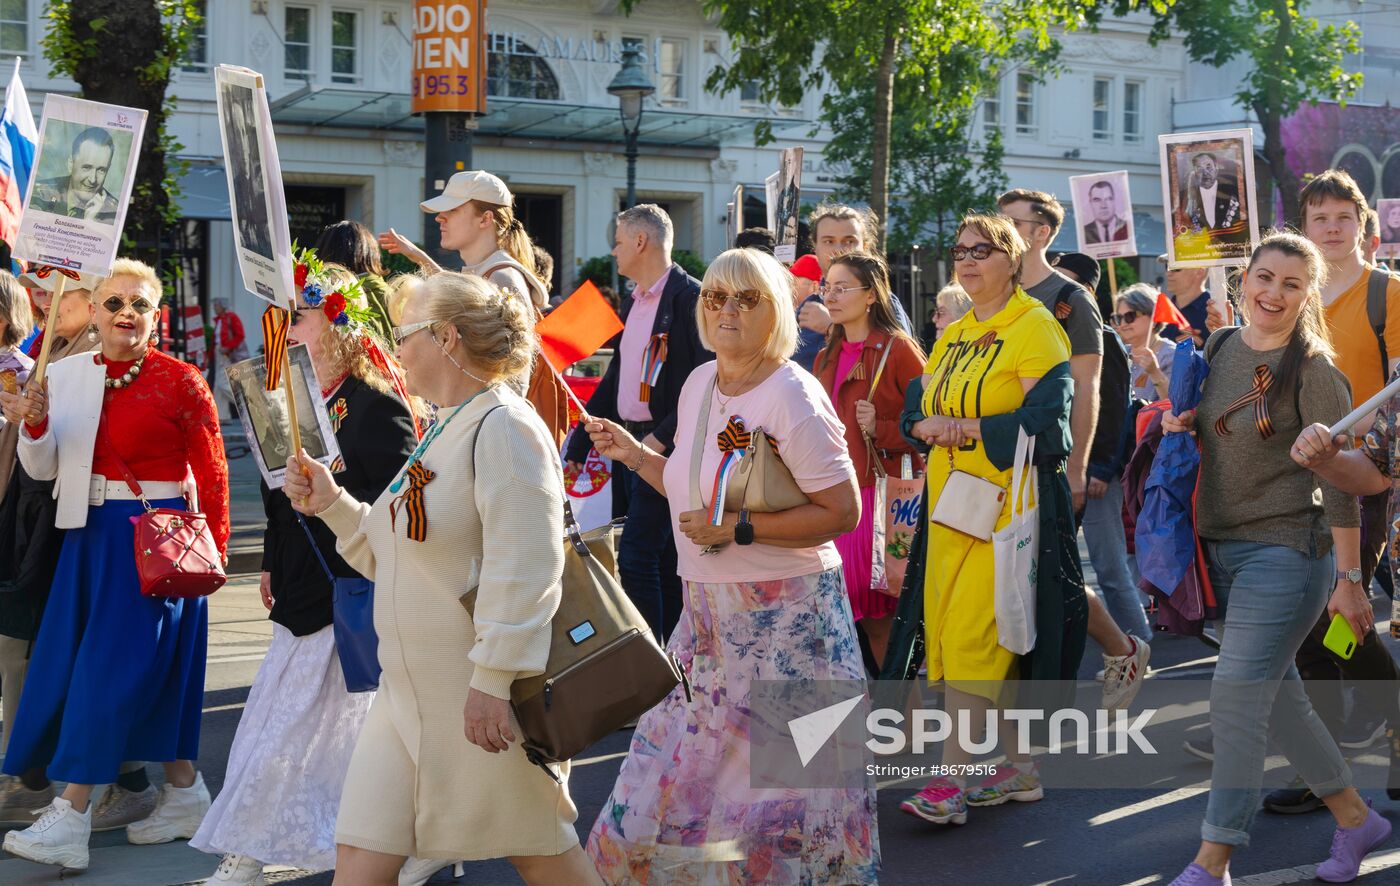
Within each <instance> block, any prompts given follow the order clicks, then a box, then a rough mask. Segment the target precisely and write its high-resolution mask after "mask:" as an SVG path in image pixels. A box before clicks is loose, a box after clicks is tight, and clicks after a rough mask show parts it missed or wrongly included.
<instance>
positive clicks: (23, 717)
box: [4, 499, 209, 784]
mask: <svg viewBox="0 0 1400 886" xmlns="http://www.w3.org/2000/svg"><path fill="white" fill-rule="evenodd" d="M151 504H152V505H153V506H155V507H158V508H176V509H180V510H183V509H184V507H185V503H184V500H183V499H167V500H163V501H153V502H151ZM141 511H142V508H141V503H140V502H136V501H109V502H107V503H106V504H103V505H100V506H97V507H90V508H88V517H87V525H86V526H84V527H83V528H82V529H70V530H68V532H67V534H66V535H65V536H64V539H63V552H62V553H61V554H60V556H59V560H58V570H57V571H56V572H55V573H54V579H53V590H52V591H51V592H50V594H49V602H48V606H47V607H46V608H45V609H44V616H43V620H42V622H41V623H40V626H39V635H38V637H37V638H36V640H35V642H34V653H33V656H32V658H31V660H30V663H29V678H28V679H27V680H25V683H24V691H23V693H22V694H21V696H20V702H19V712H18V714H17V715H16V717H15V723H14V731H13V733H12V734H11V736H10V747H9V751H8V753H7V754H6V755H5V765H4V770H5V772H7V773H9V774H10V775H19V774H21V773H23V772H25V771H27V770H30V769H33V768H36V767H45V768H46V769H47V772H48V775H49V777H50V778H53V779H58V780H60V781H67V782H73V783H75V784H107V783H109V782H113V781H116V779H117V770H118V767H120V765H121V763H122V761H123V760H148V761H154V762H169V761H172V760H193V759H195V757H197V756H198V755H199V720H200V714H201V712H202V709H203V705H204V665H205V655H206V650H207V646H208V641H209V609H208V607H207V605H206V603H205V600H204V599H203V598H202V597H201V598H195V599H185V600H176V599H166V598H160V597H143V596H141V586H140V582H139V580H138V579H137V577H136V558H135V552H134V550H133V547H134V539H135V530H134V528H133V526H132V522H131V519H132V518H133V517H136V516H137V515H139V514H140V513H141ZM6 726H7V727H8V726H9V724H6Z"/></svg>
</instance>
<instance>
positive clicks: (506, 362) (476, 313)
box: [419, 271, 535, 380]
mask: <svg viewBox="0 0 1400 886" xmlns="http://www.w3.org/2000/svg"><path fill="white" fill-rule="evenodd" d="M419 298H420V299H421V301H420V303H421V304H422V305H423V319H424V320H431V321H433V323H435V324H438V323H445V324H447V325H450V326H451V327H452V328H454V329H456V330H457V334H458V335H460V336H461V337H462V342H463V344H465V345H466V347H467V353H468V354H469V355H470V359H471V362H472V363H473V364H474V365H475V366H476V367H477V368H478V369H480V370H482V371H483V372H484V373H486V374H487V375H490V376H492V378H493V380H498V379H504V378H511V377H513V376H516V375H519V374H520V373H522V372H524V371H525V370H526V369H528V368H530V363H531V362H532V361H533V360H534V359H535V315H534V308H533V307H532V306H531V305H530V303H529V302H527V301H526V300H525V299H523V298H518V297H516V296H513V295H511V294H510V293H509V292H507V291H505V290H504V289H502V288H501V287H499V286H497V285H496V284H494V283H492V282H490V281H489V280H485V279H483V278H481V277H478V276H476V275H475V274H461V273H457V272H456V271H442V272H441V273H438V274H434V275H433V276H431V277H429V278H428V280H427V282H426V283H425V284H424V285H423V292H422V294H421V295H420V296H419Z"/></svg>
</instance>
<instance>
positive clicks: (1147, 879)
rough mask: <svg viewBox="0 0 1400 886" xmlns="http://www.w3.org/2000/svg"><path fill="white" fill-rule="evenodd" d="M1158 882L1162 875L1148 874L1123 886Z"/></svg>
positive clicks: (1140, 885) (1145, 885)
mask: <svg viewBox="0 0 1400 886" xmlns="http://www.w3.org/2000/svg"><path fill="white" fill-rule="evenodd" d="M1160 882H1162V875H1161V874H1148V875H1147V876H1146V877H1143V878H1142V879H1140V880H1134V881H1133V882H1131V883H1124V884H1123V886H1147V884H1149V883H1160ZM1235 882H1236V883H1238V882H1239V881H1238V880H1236V881H1235Z"/></svg>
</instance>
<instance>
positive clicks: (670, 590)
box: [617, 471, 682, 646]
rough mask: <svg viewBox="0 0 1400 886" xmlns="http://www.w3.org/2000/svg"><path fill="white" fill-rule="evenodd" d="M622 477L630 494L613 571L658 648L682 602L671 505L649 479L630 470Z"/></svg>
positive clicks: (674, 623)
mask: <svg viewBox="0 0 1400 886" xmlns="http://www.w3.org/2000/svg"><path fill="white" fill-rule="evenodd" d="M627 475H628V478H629V480H630V484H629V485H630V498H629V501H628V503H627V523H626V524H625V525H624V526H623V527H622V540H621V541H620V542H619V543H618V547H617V573H618V577H619V578H620V579H621V580H622V589H623V590H625V591H626V592H627V596H628V597H630V598H631V600H632V603H633V604H634V605H635V606H636V607H637V611H638V612H639V613H641V615H642V617H643V618H645V619H646V620H647V624H649V625H651V630H652V634H653V635H654V636H655V637H656V642H658V643H660V644H661V645H663V646H664V645H666V638H667V637H669V636H670V635H671V630H672V629H673V628H674V627H675V626H676V622H677V620H679V619H680V617H681V602H682V598H681V577H680V575H679V574H678V573H677V571H676V570H677V566H676V540H675V537H674V535H673V533H672V531H671V508H670V505H668V504H667V503H666V499H665V498H664V497H663V496H662V495H661V493H659V492H657V491H656V490H655V489H653V488H652V487H651V484H650V483H648V482H647V481H645V480H643V479H642V478H641V477H639V476H637V475H636V474H633V473H632V472H631V471H628V472H627Z"/></svg>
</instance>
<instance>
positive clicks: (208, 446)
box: [0, 259, 229, 870]
mask: <svg viewBox="0 0 1400 886" xmlns="http://www.w3.org/2000/svg"><path fill="white" fill-rule="evenodd" d="M161 291H162V287H161V282H160V278H159V277H157V276H156V272H155V271H154V270H152V269H151V268H150V267H148V266H146V265H144V264H142V263H141V262H138V261H133V260H131V259H118V260H117V261H116V262H115V263H114V265H113V267H112V271H111V275H110V276H109V277H108V278H107V279H106V280H104V281H103V282H102V283H101V284H100V285H99V286H98V287H97V289H96V290H95V291H94V292H93V295H92V300H93V302H94V306H93V307H92V309H91V310H92V320H93V323H94V329H95V331H96V333H97V336H98V338H99V340H100V342H101V350H100V351H99V352H98V353H97V354H79V355H76V356H72V357H69V358H67V359H65V360H60V361H59V362H57V363H55V364H53V365H52V366H51V367H49V373H48V377H47V379H46V381H47V385H46V386H45V389H44V390H43V391H40V390H37V389H34V388H32V387H31V389H30V390H29V391H27V392H26V393H24V394H23V395H13V394H3V395H0V405H2V406H3V408H4V410H5V415H6V417H7V418H8V419H9V420H10V421H15V422H23V423H24V429H23V432H22V433H21V435H20V441H19V459H20V462H21V464H23V465H24V468H25V470H26V471H27V472H28V473H29V474H30V475H31V476H33V477H34V478H36V479H40V480H53V479H57V480H58V515H57V519H56V523H57V525H58V526H59V528H63V529H67V530H68V533H67V535H66V536H65V537H64V540H63V550H62V554H61V555H60V559H59V564H58V571H57V573H56V574H55V575H54V579H53V588H52V591H51V592H50V596H49V601H48V607H47V609H46V610H45V612H44V618H43V622H42V624H41V626H40V628H39V636H38V639H37V640H36V641H35V644H34V657H33V661H32V663H31V667H30V670H29V678H28V680H27V681H26V683H25V686H24V693H23V695H22V696H21V698H20V704H19V717H18V719H17V721H16V722H15V724H14V730H15V731H14V736H13V737H12V738H11V739H10V747H9V753H8V754H7V755H6V757H5V771H6V772H8V773H10V774H14V775H18V774H22V773H24V772H25V771H26V770H28V769H30V768H31V767H35V766H47V769H48V773H47V774H48V776H49V777H50V778H53V779H55V780H61V781H65V782H67V783H68V786H67V787H66V788H65V789H64V791H63V795H62V796H61V797H58V798H56V799H55V800H54V801H53V804H52V805H51V806H50V807H49V808H48V810H47V811H46V812H45V813H44V814H43V815H42V816H41V817H40V818H39V820H38V821H36V822H35V823H34V824H33V826H31V827H30V828H28V829H27V830H24V831H11V832H10V833H9V834H8V835H6V837H5V850H6V851H7V852H10V853H11V854H14V855H18V856H20V857H22V858H27V859H29V860H31V861H36V862H39V863H40V864H51V865H59V866H62V867H65V868H70V869H75V870H83V869H85V868H86V867H87V866H88V839H89V836H90V834H91V827H92V810H91V806H90V804H89V799H90V798H91V796H92V791H93V787H94V786H95V785H99V784H107V783H110V782H114V781H116V780H117V771H118V767H119V766H120V765H121V762H122V761H123V760H156V761H160V762H163V763H165V779H166V781H165V788H164V791H163V792H162V793H161V796H160V799H159V801H158V802H157V805H156V810H155V812H154V813H152V815H151V816H150V817H149V818H146V819H144V820H142V821H138V822H136V823H134V824H131V825H130V826H128V827H127V831H126V835H127V840H129V841H130V842H132V843H165V842H168V841H170V840H175V839H183V838H188V837H190V836H192V835H193V834H194V832H195V829H196V828H198V827H199V823H200V820H201V819H202V818H203V817H204V813H205V811H206V810H207V809H208V808H209V792H208V791H207V790H206V789H205V787H204V781H203V779H202V778H201V777H200V776H199V774H198V773H197V772H196V771H195V768H194V764H193V762H192V761H193V759H194V757H195V756H196V755H197V754H198V752H199V726H200V714H201V709H202V705H203V700H204V659H205V646H206V642H207V639H208V636H207V635H208V610H207V608H206V605H205V601H204V599H203V598H202V597H196V598H190V599H180V598H172V597H154V596H152V597H148V596H145V595H143V594H142V593H141V589H140V583H139V580H138V578H137V573H136V559H135V555H134V552H133V546H132V539H133V528H132V520H133V518H135V517H137V516H138V515H140V514H141V513H142V510H143V508H144V507H145V506H146V505H147V504H148V503H149V505H150V506H152V507H156V508H175V509H180V510H184V509H185V508H186V507H187V506H186V501H187V499H188V498H193V497H195V496H197V498H198V501H199V503H200V505H201V506H202V510H203V512H204V513H205V515H206V516H207V518H208V522H209V528H210V530H211V531H212V533H213V536H214V541H215V542H216V543H217V545H218V548H219V551H220V553H221V554H222V553H223V552H224V551H225V550H226V548H227V545H228V536H229V511H228V463H227V462H226V461H225V459H224V447H223V439H222V437H221V436H220V434H219V419H218V413H217V412H216V411H215V407H214V398H213V395H212V394H211V393H210V391H209V386H208V384H206V383H205V381H204V378H203V377H202V376H201V375H200V374H199V370H197V369H196V368H195V367H193V366H191V365H190V364H188V363H183V362H181V361H179V360H176V359H175V358H173V357H168V356H166V355H165V354H162V353H161V352H160V351H158V350H156V349H155V348H154V347H152V345H151V339H152V337H153V335H154V333H155V319H156V308H157V306H158V305H159V304H160V298H161ZM51 404H52V407H51ZM128 467H129V470H130V472H131V474H134V475H135V479H136V481H137V483H138V484H139V486H140V488H141V493H142V495H143V496H144V499H143V500H138V498H137V495H136V494H135V492H133V491H132V490H131V489H130V488H129V487H128V485H127V483H126V482H124V481H123V477H124V476H126V475H127V468H128ZM187 476H193V479H194V488H193V489H191V488H190V487H189V486H188V484H187V483H186V482H185V480H186V477H187ZM9 725H10V724H6V726H7V727H8V726H9Z"/></svg>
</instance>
